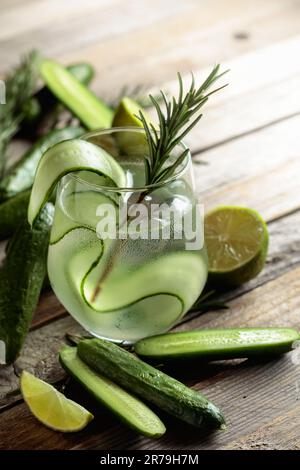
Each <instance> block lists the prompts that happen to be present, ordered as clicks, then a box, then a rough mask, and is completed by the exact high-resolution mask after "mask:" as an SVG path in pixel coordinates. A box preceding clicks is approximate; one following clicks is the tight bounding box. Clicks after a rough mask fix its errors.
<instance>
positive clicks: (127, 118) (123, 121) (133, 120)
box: [112, 96, 150, 127]
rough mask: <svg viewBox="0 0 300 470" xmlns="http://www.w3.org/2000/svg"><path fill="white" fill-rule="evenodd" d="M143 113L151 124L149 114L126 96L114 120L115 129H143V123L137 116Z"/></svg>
mask: <svg viewBox="0 0 300 470" xmlns="http://www.w3.org/2000/svg"><path fill="white" fill-rule="evenodd" d="M140 111H142V113H143V115H144V116H145V118H146V120H147V121H148V122H150V117H149V115H148V113H146V111H145V110H144V109H143V108H142V107H141V106H140V105H139V104H138V103H137V102H136V101H134V100H133V99H131V98H128V97H127V96H125V97H124V98H122V99H121V101H120V103H119V105H118V107H117V109H116V111H115V115H114V118H113V123H112V125H113V127H127V126H133V127H143V124H142V122H141V121H140V120H139V119H138V117H137V116H139V115H140Z"/></svg>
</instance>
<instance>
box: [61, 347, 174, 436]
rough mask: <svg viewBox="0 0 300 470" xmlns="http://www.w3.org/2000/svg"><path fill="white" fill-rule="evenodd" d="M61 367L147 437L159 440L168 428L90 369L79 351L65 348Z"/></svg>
mask: <svg viewBox="0 0 300 470" xmlns="http://www.w3.org/2000/svg"><path fill="white" fill-rule="evenodd" d="M59 359H60V362H61V364H62V366H63V367H64V368H65V369H66V371H67V372H69V373H70V374H71V375H72V376H73V377H74V378H75V379H77V380H78V381H79V382H80V383H81V385H82V386H83V387H84V388H85V389H86V390H88V391H89V392H90V393H91V394H92V395H93V396H94V397H95V398H96V399H97V400H98V401H99V402H100V403H101V404H103V405H104V406H106V407H107V408H109V409H110V410H111V411H112V412H113V413H114V414H116V415H117V416H118V417H119V418H120V419H121V420H122V421H123V422H124V423H125V424H127V425H128V426H130V427H131V428H133V429H134V430H135V431H137V432H138V433H140V434H143V435H145V436H148V437H160V436H162V435H163V434H164V433H165V431H166V428H165V425H164V424H163V422H162V421H161V420H160V419H159V417H158V416H157V415H156V414H155V413H153V411H152V410H150V408H148V406H146V405H144V403H143V402H141V401H140V400H139V399H138V398H136V397H135V396H133V395H131V394H129V393H128V392H126V391H125V390H123V389H122V388H121V387H119V386H118V385H117V384H115V383H113V382H112V381H111V380H109V379H107V378H106V377H104V376H102V375H100V374H98V373H96V372H95V371H93V370H92V369H90V368H89V367H88V366H87V365H86V364H85V363H84V362H83V361H82V360H81V359H80V358H79V357H78V355H77V348H72V347H69V346H66V347H64V348H63V349H62V350H61V351H60V353H59Z"/></svg>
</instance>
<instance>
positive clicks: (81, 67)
mask: <svg viewBox="0 0 300 470" xmlns="http://www.w3.org/2000/svg"><path fill="white" fill-rule="evenodd" d="M66 69H67V70H68V71H69V72H70V73H71V74H72V75H73V76H74V77H75V78H76V79H77V80H79V81H80V82H81V83H83V85H89V84H90V83H91V81H92V80H93V78H94V76H95V69H94V67H93V66H92V65H91V64H88V63H86V62H82V63H78V64H71V65H68V66H67V67H66ZM48 91H49V90H48Z"/></svg>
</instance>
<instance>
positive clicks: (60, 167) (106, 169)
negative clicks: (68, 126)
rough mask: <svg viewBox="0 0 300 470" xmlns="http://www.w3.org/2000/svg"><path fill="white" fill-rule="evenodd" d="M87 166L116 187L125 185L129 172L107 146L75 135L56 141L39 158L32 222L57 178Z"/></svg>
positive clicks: (30, 209) (31, 198) (29, 216)
mask: <svg viewBox="0 0 300 470" xmlns="http://www.w3.org/2000/svg"><path fill="white" fill-rule="evenodd" d="M81 170H87V171H91V172H94V173H97V174H100V175H102V176H103V175H104V176H106V177H107V178H108V179H109V180H111V181H112V182H113V183H114V184H115V185H116V186H117V187H124V186H126V175H125V173H124V171H123V170H122V168H121V166H120V165H119V164H118V163H117V162H116V160H115V159H114V158H113V157H111V156H110V155H109V154H108V153H107V152H105V150H103V149H101V148H100V147H97V146H96V145H94V144H91V143H90V142H86V141H84V140H79V139H76V140H75V139H73V140H69V141H66V142H60V143H59V144H56V145H54V147H51V148H50V149H49V150H47V151H46V153H45V154H44V155H43V158H42V159H41V161H40V162H39V165H38V168H37V171H36V175H35V180H34V184H33V188H32V191H31V197H30V201H29V207H28V221H29V223H30V224H32V223H33V222H34V220H35V218H36V217H37V216H38V214H39V212H40V211H41V209H42V208H43V206H44V205H45V203H46V202H47V200H48V199H49V197H50V194H51V193H52V191H53V190H54V188H55V186H56V184H57V182H58V181H59V180H60V179H61V178H62V177H63V176H64V175H66V174H68V173H72V172H74V171H81Z"/></svg>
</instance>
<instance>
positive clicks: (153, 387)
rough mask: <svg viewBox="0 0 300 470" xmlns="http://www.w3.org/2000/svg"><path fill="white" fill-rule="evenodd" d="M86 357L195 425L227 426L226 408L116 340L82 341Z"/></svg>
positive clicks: (113, 377) (94, 366)
mask: <svg viewBox="0 0 300 470" xmlns="http://www.w3.org/2000/svg"><path fill="white" fill-rule="evenodd" d="M77 350H78V355H79V357H80V359H82V361H84V362H85V363H86V364H88V365H89V366H90V367H91V368H92V369H94V370H95V371H97V372H99V373H101V374H104V375H105V376H107V377H108V378H110V379H111V380H113V381H115V382H117V383H118V384H119V385H120V386H121V387H124V388H125V389H127V390H129V391H132V392H133V393H135V394H137V395H138V396H140V397H141V398H142V399H145V400H147V401H148V402H150V403H153V404H154V405H156V406H158V407H159V408H161V409H163V410H164V411H166V412H167V413H170V414H171V415H174V416H176V417H177V418H179V419H181V420H182V421H185V422H187V423H190V424H192V425H194V426H204V427H214V428H221V429H224V428H225V418H224V416H223V414H222V412H221V411H220V410H219V409H218V408H217V407H216V406H215V405H214V404H213V403H212V402H210V401H209V400H208V399H207V398H206V397H204V396H203V395H202V394H201V393H199V392H196V391H195V390H193V389H190V388H188V387H186V386H185V385H184V384H183V383H181V382H179V381H178V380H175V379H173V378H172V377H170V376H168V375H166V374H164V373H163V372H161V371H160V370H158V369H155V368H154V367H152V366H150V365H149V364H146V363H145V362H143V361H141V360H140V359H138V358H137V357H136V356H134V355H133V354H131V353H130V352H128V351H125V350H124V349H122V348H120V347H119V346H117V345H116V344H113V343H111V342H109V341H105V340H101V339H88V340H84V341H80V342H79V343H78V346H77Z"/></svg>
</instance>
